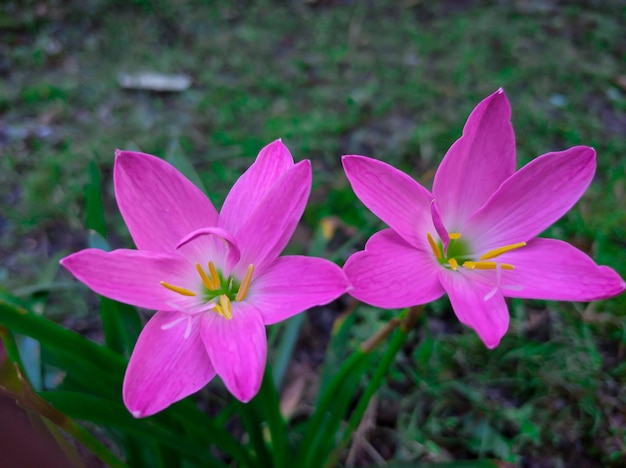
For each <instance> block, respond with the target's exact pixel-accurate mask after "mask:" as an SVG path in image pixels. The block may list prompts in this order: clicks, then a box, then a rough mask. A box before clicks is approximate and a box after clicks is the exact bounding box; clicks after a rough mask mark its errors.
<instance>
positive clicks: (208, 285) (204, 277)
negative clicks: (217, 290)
mask: <svg viewBox="0 0 626 468" xmlns="http://www.w3.org/2000/svg"><path fill="white" fill-rule="evenodd" d="M196 270H198V274H199V275H200V278H202V283H204V286H205V287H206V288H207V289H208V290H209V291H213V290H214V287H213V282H212V281H211V279H210V278H209V277H208V276H207V275H206V273H205V272H204V270H203V269H202V267H201V266H200V264H199V263H196Z"/></svg>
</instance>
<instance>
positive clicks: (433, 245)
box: [426, 232, 442, 260]
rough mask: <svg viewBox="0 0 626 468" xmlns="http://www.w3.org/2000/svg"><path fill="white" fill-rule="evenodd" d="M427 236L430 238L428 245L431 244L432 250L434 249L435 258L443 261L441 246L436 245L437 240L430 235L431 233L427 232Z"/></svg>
mask: <svg viewBox="0 0 626 468" xmlns="http://www.w3.org/2000/svg"><path fill="white" fill-rule="evenodd" d="M426 236H428V243H429V244H430V248H431V249H433V253H434V254H435V257H437V260H441V258H442V255H441V250H439V246H438V245H437V244H436V243H435V239H433V236H431V235H430V232H427V233H426Z"/></svg>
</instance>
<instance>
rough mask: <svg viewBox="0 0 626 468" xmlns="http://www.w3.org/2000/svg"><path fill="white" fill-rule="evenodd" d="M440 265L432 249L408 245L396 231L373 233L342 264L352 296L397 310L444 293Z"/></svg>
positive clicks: (431, 299) (429, 300)
mask: <svg viewBox="0 0 626 468" xmlns="http://www.w3.org/2000/svg"><path fill="white" fill-rule="evenodd" d="M441 268H442V267H441V265H439V263H438V262H437V260H436V259H435V256H434V255H433V253H432V252H430V251H428V252H426V251H422V250H418V249H416V248H415V247H413V246H411V245H409V244H407V243H406V242H405V241H404V239H402V238H401V237H400V236H398V235H397V234H396V233H395V232H394V231H393V230H391V229H385V230H383V231H380V232H377V233H376V234H374V235H373V236H372V237H371V238H370V239H369V241H367V244H366V245H365V250H363V251H361V252H357V253H355V254H353V255H352V256H351V257H350V258H348V261H347V262H346V264H345V266H344V267H343V269H344V271H345V272H346V275H347V276H348V281H350V283H351V284H352V287H353V289H352V290H350V291H348V293H349V294H350V295H351V296H354V297H356V298H357V299H358V300H360V301H363V302H366V303H368V304H371V305H374V306H377V307H383V308H386V309H395V308H400V307H409V306H414V305H417V304H425V303H427V302H431V301H434V300H435V299H438V298H439V297H441V296H442V295H443V293H444V290H443V288H442V287H441V285H440V284H439V279H438V278H437V271H438V270H440V269H441Z"/></svg>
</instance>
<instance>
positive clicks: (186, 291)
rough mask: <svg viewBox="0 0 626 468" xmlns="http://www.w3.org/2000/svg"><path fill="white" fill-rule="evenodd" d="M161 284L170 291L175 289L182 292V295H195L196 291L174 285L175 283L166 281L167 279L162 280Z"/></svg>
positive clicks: (176, 291)
mask: <svg viewBox="0 0 626 468" xmlns="http://www.w3.org/2000/svg"><path fill="white" fill-rule="evenodd" d="M160 283H161V286H163V287H164V288H166V289H169V290H170V291H174V292H175V293H178V294H181V295H182V296H195V295H196V293H195V292H193V291H190V290H189V289H185V288H181V287H180V286H174V285H173V284H169V283H166V282H165V281H160Z"/></svg>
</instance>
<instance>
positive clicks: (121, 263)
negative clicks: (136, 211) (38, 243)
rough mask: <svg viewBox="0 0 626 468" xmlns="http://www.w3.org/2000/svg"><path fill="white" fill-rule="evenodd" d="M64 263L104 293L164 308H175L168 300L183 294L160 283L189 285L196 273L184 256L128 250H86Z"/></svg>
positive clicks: (121, 299)
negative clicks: (174, 291)
mask: <svg viewBox="0 0 626 468" xmlns="http://www.w3.org/2000/svg"><path fill="white" fill-rule="evenodd" d="M61 265H63V266H64V267H65V268H67V269H68V270H69V271H70V273H72V274H73V275H74V276H75V277H76V278H77V279H78V280H79V281H81V282H83V283H85V284H86V285H87V286H88V287H89V288H90V289H92V290H94V291H95V292H97V293H98V294H100V295H102V296H106V297H108V298H111V299H114V300H116V301H120V302H125V303H127V304H131V305H134V306H137V307H144V308H146V309H162V310H171V307H170V306H169V305H168V303H169V302H170V301H172V300H173V299H176V298H177V297H178V296H179V295H178V294H176V293H173V292H172V291H169V290H167V289H165V288H164V287H163V286H161V284H160V282H161V281H165V282H167V283H170V284H174V285H176V286H182V287H189V286H186V285H188V284H190V282H191V279H192V278H193V276H191V274H193V273H194V268H193V266H192V265H190V264H189V262H187V260H185V259H184V258H183V257H181V256H180V255H176V254H168V253H165V252H147V251H142V250H126V249H120V250H113V251H112V252H105V251H104V250H99V249H85V250H81V251H80V252H76V253H74V254H72V255H69V256H67V257H65V258H64V259H62V260H61ZM195 275H196V276H197V273H196V274H195ZM194 280H195V278H194Z"/></svg>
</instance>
